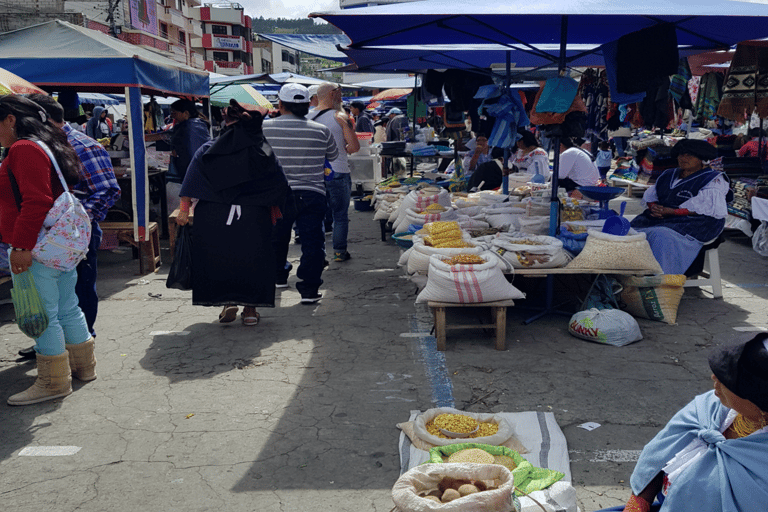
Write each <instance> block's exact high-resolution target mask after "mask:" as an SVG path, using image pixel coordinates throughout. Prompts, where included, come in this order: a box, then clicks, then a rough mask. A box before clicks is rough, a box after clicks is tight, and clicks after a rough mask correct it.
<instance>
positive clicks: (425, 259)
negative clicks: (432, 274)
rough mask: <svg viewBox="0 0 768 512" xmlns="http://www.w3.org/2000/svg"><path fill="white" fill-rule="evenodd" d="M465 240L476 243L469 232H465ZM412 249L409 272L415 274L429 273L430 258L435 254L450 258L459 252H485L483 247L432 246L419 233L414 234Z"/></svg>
mask: <svg viewBox="0 0 768 512" xmlns="http://www.w3.org/2000/svg"><path fill="white" fill-rule="evenodd" d="M464 241H465V242H467V243H474V242H472V237H470V236H469V235H468V234H464ZM412 249H413V251H411V254H410V256H409V258H408V273H409V274H415V273H417V272H418V273H420V274H427V273H428V272H429V258H430V256H432V255H433V254H439V255H440V256H445V257H447V258H450V257H451V256H455V255H457V254H480V253H481V252H484V250H483V248H482V247H459V248H456V249H451V248H442V249H441V248H437V247H430V246H429V245H425V244H424V238H423V237H421V236H419V235H414V237H413V247H412Z"/></svg>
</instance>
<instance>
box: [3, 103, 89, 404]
mask: <svg viewBox="0 0 768 512" xmlns="http://www.w3.org/2000/svg"><path fill="white" fill-rule="evenodd" d="M34 140H39V141H41V142H43V143H45V145H47V146H48V148H49V149H50V150H51V152H52V153H53V155H54V157H55V158H56V162H57V163H58V164H59V167H60V168H61V172H62V174H63V175H64V178H65V180H66V181H67V183H68V184H69V185H74V184H75V183H77V181H78V180H79V177H80V176H79V175H80V160H79V159H78V157H77V153H75V150H74V149H72V147H71V146H70V145H69V143H68V142H67V137H66V135H65V134H64V132H63V131H62V130H60V129H58V128H56V127H54V126H52V125H51V124H49V123H48V122H47V116H46V114H45V110H44V109H43V108H42V107H40V106H39V105H38V104H37V103H34V102H33V101H30V100H28V99H26V98H24V97H22V96H17V95H8V96H3V97H0V145H2V146H3V147H4V148H7V152H6V155H5V158H4V159H3V162H2V164H1V165H0V237H1V238H2V241H3V242H5V243H7V244H9V245H10V246H11V248H10V250H9V261H10V267H11V272H12V274H13V275H16V274H20V273H22V272H26V271H30V272H32V276H33V277H34V279H35V285H36V286H37V289H38V292H39V293H40V297H41V299H42V301H43V306H44V307H45V309H46V312H47V313H48V320H49V323H48V328H47V329H46V330H45V331H44V332H43V334H42V335H40V337H39V338H37V339H36V340H35V351H36V352H37V354H36V357H37V380H36V381H35V383H34V384H33V385H32V387H30V388H29V389H27V390H26V391H22V392H21V393H17V394H15V395H13V396H11V397H10V398H8V404H9V405H27V404H34V403H37V402H43V401H45V400H52V399H54V398H60V397H64V396H67V395H69V394H70V393H72V386H71V381H72V377H71V376H72V375H74V376H75V377H76V378H79V379H80V380H93V379H95V378H96V372H95V367H96V359H95V357H94V355H93V338H92V337H91V334H90V332H89V331H88V325H87V324H86V322H85V316H84V315H83V312H82V311H81V310H80V307H79V306H78V299H77V295H75V283H76V282H77V271H76V270H71V271H68V272H64V271H61V270H56V269H53V268H50V267H46V266H45V265H43V264H41V263H39V262H38V261H35V260H33V258H32V249H33V248H34V247H35V244H36V243H37V236H38V233H39V232H40V229H41V228H42V226H43V221H44V220H45V217H46V215H47V214H48V210H50V209H51V207H52V206H53V203H54V201H55V199H56V198H57V197H58V196H59V195H61V193H62V192H64V191H63V190H62V185H61V182H60V180H59V178H58V176H57V174H56V170H55V169H54V167H53V165H52V163H51V160H50V159H49V158H48V156H47V155H46V153H45V151H43V149H42V148H41V147H40V146H38V145H37V144H36V143H35V142H34ZM9 171H11V173H12V175H13V178H14V179H15V180H16V183H17V184H18V191H19V193H20V195H21V205H20V207H19V206H18V205H17V203H16V198H15V195H14V192H13V188H12V186H11V178H10V174H9Z"/></svg>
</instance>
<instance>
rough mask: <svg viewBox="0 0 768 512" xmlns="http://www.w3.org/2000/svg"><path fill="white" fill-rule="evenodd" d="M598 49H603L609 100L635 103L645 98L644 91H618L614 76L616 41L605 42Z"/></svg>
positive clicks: (620, 102)
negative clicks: (630, 92) (629, 92)
mask: <svg viewBox="0 0 768 512" xmlns="http://www.w3.org/2000/svg"><path fill="white" fill-rule="evenodd" d="M600 49H601V50H602V51H603V59H604V60H605V75H606V78H607V80H608V87H609V89H610V95H611V101H613V102H615V103H619V104H628V103H637V102H639V101H643V98H645V92H643V91H641V92H637V93H632V94H628V93H626V92H620V91H619V90H618V87H617V78H616V72H617V71H616V69H617V62H616V52H617V42H616V41H612V42H610V43H605V44H604V45H602V46H601V47H600Z"/></svg>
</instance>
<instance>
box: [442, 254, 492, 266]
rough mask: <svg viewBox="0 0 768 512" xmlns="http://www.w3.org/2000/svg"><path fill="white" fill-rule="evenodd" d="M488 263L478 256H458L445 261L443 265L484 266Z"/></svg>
mask: <svg viewBox="0 0 768 512" xmlns="http://www.w3.org/2000/svg"><path fill="white" fill-rule="evenodd" d="M485 262H486V261H485V260H484V259H483V258H481V257H480V256H478V255H477V254H457V255H455V256H452V257H450V258H447V259H444V260H443V263H446V264H448V265H482V264H483V263H485Z"/></svg>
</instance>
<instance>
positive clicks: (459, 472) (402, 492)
mask: <svg viewBox="0 0 768 512" xmlns="http://www.w3.org/2000/svg"><path fill="white" fill-rule="evenodd" d="M446 476H449V477H451V478H466V479H468V480H483V481H484V482H486V483H487V484H491V485H493V487H496V489H493V490H488V491H483V492H478V493H475V494H468V495H467V496H464V497H461V498H459V499H457V500H454V501H451V502H449V503H443V504H440V503H435V502H434V501H430V500H427V499H424V498H422V497H421V495H424V494H426V493H427V492H429V491H432V490H435V489H437V488H438V484H439V483H440V481H441V480H442V479H443V477H446ZM513 490H514V478H513V476H512V473H510V471H509V470H508V469H507V468H505V467H504V466H500V465H498V464H469V463H467V464H421V465H419V466H416V467H415V468H412V469H409V470H408V471H407V472H405V473H404V474H403V475H402V476H401V477H400V478H398V479H397V482H395V485H394V486H393V487H392V501H393V502H394V503H395V505H396V506H397V509H398V511H400V512H427V511H438V510H439V511H441V512H460V511H462V512H463V511H468V510H471V511H472V512H513V511H515V510H517V507H516V504H515V501H514V498H513Z"/></svg>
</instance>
